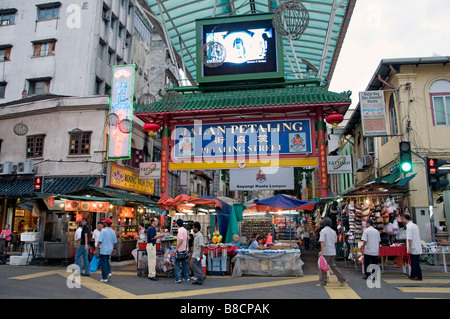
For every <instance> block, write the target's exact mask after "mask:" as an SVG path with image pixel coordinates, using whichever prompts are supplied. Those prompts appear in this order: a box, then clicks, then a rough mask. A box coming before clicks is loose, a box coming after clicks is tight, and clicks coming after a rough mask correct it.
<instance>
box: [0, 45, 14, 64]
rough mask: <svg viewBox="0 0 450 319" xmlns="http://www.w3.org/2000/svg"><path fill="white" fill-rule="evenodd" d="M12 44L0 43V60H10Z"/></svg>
mask: <svg viewBox="0 0 450 319" xmlns="http://www.w3.org/2000/svg"><path fill="white" fill-rule="evenodd" d="M11 48H12V45H10V44H7V45H0V62H3V61H10V60H11Z"/></svg>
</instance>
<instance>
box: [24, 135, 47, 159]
mask: <svg viewBox="0 0 450 319" xmlns="http://www.w3.org/2000/svg"><path fill="white" fill-rule="evenodd" d="M44 139H45V135H34V136H27V158H36V157H43V154H44Z"/></svg>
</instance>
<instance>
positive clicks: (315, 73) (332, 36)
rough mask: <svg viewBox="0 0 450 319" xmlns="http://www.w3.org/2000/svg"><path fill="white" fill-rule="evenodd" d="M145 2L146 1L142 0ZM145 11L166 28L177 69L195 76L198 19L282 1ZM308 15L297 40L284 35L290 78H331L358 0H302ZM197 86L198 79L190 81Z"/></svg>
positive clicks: (192, 1) (194, 0)
mask: <svg viewBox="0 0 450 319" xmlns="http://www.w3.org/2000/svg"><path fill="white" fill-rule="evenodd" d="M141 1H144V0H141ZM145 1H146V2H147V4H148V5H149V7H150V11H151V12H148V10H144V11H145V12H146V14H147V15H148V16H149V17H150V18H151V19H152V20H153V21H155V20H156V21H157V22H158V23H159V26H158V27H160V28H162V29H163V30H164V29H165V30H167V34H168V39H165V40H166V42H170V43H172V45H173V47H171V46H169V50H173V51H174V52H171V53H172V54H174V55H175V56H177V57H178V59H176V60H177V61H181V63H179V62H178V67H179V68H180V69H182V70H185V72H186V74H187V77H188V78H190V79H191V80H193V79H195V78H196V47H197V39H196V30H195V20H196V19H203V18H211V17H227V16H233V15H245V14H257V13H269V12H273V11H274V10H275V9H276V8H277V7H278V6H279V5H281V4H283V1H282V0H164V1H163V0H145ZM301 2H302V3H303V5H304V6H305V7H306V9H307V10H308V13H309V17H310V20H309V26H308V28H307V29H306V31H305V32H304V33H303V35H302V36H301V37H300V38H299V39H297V40H294V39H291V38H290V37H283V53H284V69H285V79H286V80H297V79H307V78H310V77H316V78H319V79H322V80H324V82H325V83H328V82H329V81H331V78H332V75H333V72H334V68H335V66H336V62H337V59H338V56H339V52H340V49H341V46H342V43H343V40H344V37H345V34H346V32H347V28H348V24H349V22H350V18H351V15H352V13H353V9H354V6H355V3H356V0H309V1H306V0H305V1H301ZM192 84H193V85H195V83H192Z"/></svg>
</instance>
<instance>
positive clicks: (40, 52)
mask: <svg viewBox="0 0 450 319" xmlns="http://www.w3.org/2000/svg"><path fill="white" fill-rule="evenodd" d="M55 44H56V40H43V41H36V42H33V45H34V50H33V57H39V56H49V55H54V54H55Z"/></svg>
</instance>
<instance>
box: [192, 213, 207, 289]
mask: <svg viewBox="0 0 450 319" xmlns="http://www.w3.org/2000/svg"><path fill="white" fill-rule="evenodd" d="M201 228H202V227H201V225H200V223H199V222H194V225H193V230H194V245H193V246H194V249H193V251H192V258H191V268H192V272H193V274H194V278H195V281H193V282H192V284H193V285H202V284H203V281H204V280H205V278H206V277H205V276H204V274H203V267H202V259H203V253H204V250H205V238H204V237H203V234H202V233H201Z"/></svg>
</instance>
